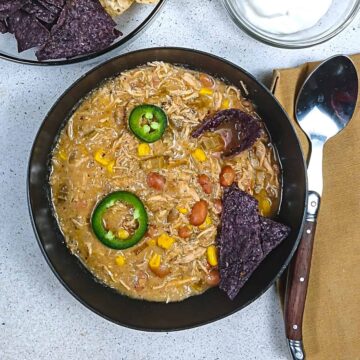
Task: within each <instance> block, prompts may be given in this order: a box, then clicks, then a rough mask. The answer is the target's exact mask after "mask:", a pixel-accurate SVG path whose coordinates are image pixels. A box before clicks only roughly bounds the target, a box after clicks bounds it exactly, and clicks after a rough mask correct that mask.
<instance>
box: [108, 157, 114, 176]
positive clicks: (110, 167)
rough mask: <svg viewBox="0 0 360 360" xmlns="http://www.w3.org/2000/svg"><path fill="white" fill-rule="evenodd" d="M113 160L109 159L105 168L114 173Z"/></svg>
mask: <svg viewBox="0 0 360 360" xmlns="http://www.w3.org/2000/svg"><path fill="white" fill-rule="evenodd" d="M114 166H115V160H111V161H110V162H109V164H108V165H107V166H106V170H107V171H108V172H109V173H110V174H113V173H114Z"/></svg>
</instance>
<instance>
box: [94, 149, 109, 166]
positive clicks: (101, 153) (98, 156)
mask: <svg viewBox="0 0 360 360" xmlns="http://www.w3.org/2000/svg"><path fill="white" fill-rule="evenodd" d="M94 159H95V161H97V162H98V163H99V164H100V165H103V166H107V165H109V163H110V160H109V159H107V158H106V153H105V150H104V149H99V150H97V151H96V152H95V154H94Z"/></svg>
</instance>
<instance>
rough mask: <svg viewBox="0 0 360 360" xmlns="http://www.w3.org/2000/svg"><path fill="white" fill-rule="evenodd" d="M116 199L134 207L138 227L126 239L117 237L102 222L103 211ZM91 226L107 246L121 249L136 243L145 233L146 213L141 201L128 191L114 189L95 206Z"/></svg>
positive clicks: (112, 204)
mask: <svg viewBox="0 0 360 360" xmlns="http://www.w3.org/2000/svg"><path fill="white" fill-rule="evenodd" d="M118 201H121V202H123V203H125V204H128V205H131V206H133V207H134V218H135V219H136V220H137V221H138V224H139V226H138V228H137V229H136V230H135V232H134V233H133V234H132V235H131V236H130V237H129V238H127V239H126V240H122V239H119V238H118V237H117V236H116V235H115V234H114V233H113V232H112V231H111V230H109V231H108V230H106V229H105V227H104V224H103V217H104V214H105V212H106V211H107V210H108V209H109V208H111V207H112V206H114V205H115V204H116V203H117V202H118ZM91 226H92V229H93V232H94V234H95V235H96V237H97V238H98V239H99V240H100V241H101V242H102V243H103V244H104V245H106V246H107V247H109V248H112V249H116V250H123V249H128V248H130V247H132V246H134V245H136V244H137V243H138V242H139V241H140V240H141V239H142V238H143V237H144V235H145V233H146V231H147V227H148V215H147V212H146V210H145V207H144V204H143V203H142V201H141V200H140V199H139V198H138V197H137V196H136V195H135V194H133V193H131V192H128V191H115V192H113V193H111V194H109V195H107V196H106V197H105V198H104V199H102V200H101V201H100V202H99V203H98V204H97V205H96V207H95V209H94V211H93V213H92V216H91Z"/></svg>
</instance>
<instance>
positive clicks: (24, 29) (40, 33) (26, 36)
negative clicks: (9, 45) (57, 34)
mask: <svg viewBox="0 0 360 360" xmlns="http://www.w3.org/2000/svg"><path fill="white" fill-rule="evenodd" d="M8 25H9V29H10V30H11V32H13V33H14V35H15V38H16V40H17V44H18V51H19V52H22V51H25V50H28V49H31V48H33V47H35V46H39V45H43V44H44V43H45V42H46V41H47V39H48V38H49V36H50V33H49V31H48V30H47V29H46V28H45V26H43V25H42V24H41V23H40V22H39V21H38V20H37V19H36V17H35V16H34V15H31V14H28V13H26V12H25V11H22V10H19V11H17V12H16V13H14V14H12V15H11V16H10V17H9V19H8Z"/></svg>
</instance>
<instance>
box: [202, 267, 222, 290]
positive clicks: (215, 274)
mask: <svg viewBox="0 0 360 360" xmlns="http://www.w3.org/2000/svg"><path fill="white" fill-rule="evenodd" d="M205 281H206V283H207V284H208V285H210V286H216V285H218V284H219V282H220V274H219V270H216V269H214V270H211V271H210V272H209V273H208V274H207V275H206V278H205Z"/></svg>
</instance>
